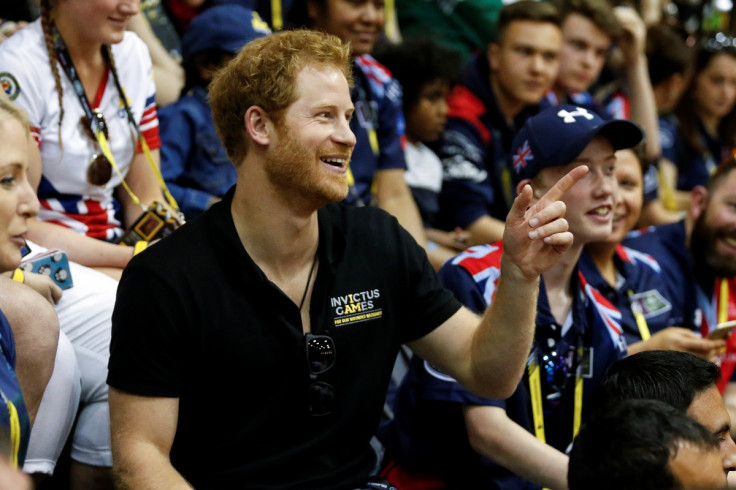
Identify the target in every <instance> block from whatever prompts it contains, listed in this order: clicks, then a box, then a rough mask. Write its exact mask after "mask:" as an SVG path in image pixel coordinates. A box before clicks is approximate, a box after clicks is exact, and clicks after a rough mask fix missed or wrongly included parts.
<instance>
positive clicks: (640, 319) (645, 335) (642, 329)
mask: <svg viewBox="0 0 736 490" xmlns="http://www.w3.org/2000/svg"><path fill="white" fill-rule="evenodd" d="M628 295H629V305H631V313H633V314H634V320H636V326H637V327H638V328H639V335H640V336H641V340H649V338H650V337H651V334H650V332H649V325H647V320H646V318H644V313H642V311H641V305H640V304H639V303H638V302H637V301H636V300H635V299H634V291H632V290H631V289H629V291H628Z"/></svg>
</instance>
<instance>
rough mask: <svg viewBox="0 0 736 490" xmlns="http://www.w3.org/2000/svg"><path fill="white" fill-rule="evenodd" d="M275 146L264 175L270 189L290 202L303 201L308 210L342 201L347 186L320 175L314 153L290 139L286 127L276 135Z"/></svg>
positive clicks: (333, 177)
mask: <svg viewBox="0 0 736 490" xmlns="http://www.w3.org/2000/svg"><path fill="white" fill-rule="evenodd" d="M278 136H279V142H278V145H277V146H276V147H275V148H274V149H273V150H272V151H271V153H270V154H269V155H268V156H267V160H266V167H265V170H266V174H267V176H268V178H269V182H270V184H271V186H273V187H276V188H279V190H280V193H281V194H282V195H283V197H285V198H286V199H288V200H290V201H302V205H303V206H305V207H308V208H311V207H315V208H319V207H322V206H324V205H325V204H327V203H330V202H335V201H342V200H343V199H345V196H346V195H347V192H348V187H347V183H344V185H339V184H338V183H337V176H332V178H330V176H321V175H319V174H320V172H319V170H320V169H319V165H321V163H320V162H319V161H318V157H317V153H316V152H315V153H312V152H310V151H308V150H307V149H306V148H305V147H304V146H302V145H301V144H299V142H298V141H297V140H296V139H295V138H293V137H292V136H291V132H290V131H289V129H288V128H282V129H281V130H280V131H279V132H278Z"/></svg>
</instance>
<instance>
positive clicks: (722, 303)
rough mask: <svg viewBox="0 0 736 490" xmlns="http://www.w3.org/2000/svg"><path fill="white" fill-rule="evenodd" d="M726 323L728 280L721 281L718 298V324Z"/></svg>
mask: <svg viewBox="0 0 736 490" xmlns="http://www.w3.org/2000/svg"><path fill="white" fill-rule="evenodd" d="M727 321H728V280H727V279H721V291H720V294H719V296H718V323H724V322H727Z"/></svg>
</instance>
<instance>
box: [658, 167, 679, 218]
mask: <svg viewBox="0 0 736 490" xmlns="http://www.w3.org/2000/svg"><path fill="white" fill-rule="evenodd" d="M659 189H660V190H661V191H662V204H664V207H665V209H668V210H670V211H677V202H675V195H674V191H673V189H672V188H671V187H670V186H669V185H668V184H667V180H666V179H665V175H664V170H663V169H662V165H661V164H660V165H659Z"/></svg>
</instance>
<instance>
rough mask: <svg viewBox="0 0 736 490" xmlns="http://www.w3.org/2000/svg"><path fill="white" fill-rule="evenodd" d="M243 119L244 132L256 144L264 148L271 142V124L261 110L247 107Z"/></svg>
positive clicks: (265, 113)
mask: <svg viewBox="0 0 736 490" xmlns="http://www.w3.org/2000/svg"><path fill="white" fill-rule="evenodd" d="M244 119H245V121H244V122H245V130H246V131H247V132H248V135H249V136H250V137H251V139H252V140H253V141H254V142H255V143H256V144H258V145H263V146H265V145H268V144H269V143H270V142H271V128H273V123H272V121H271V118H270V117H268V113H267V112H266V111H265V110H263V108H261V107H258V106H257V105H254V106H251V107H249V108H248V110H247V111H245V117H244Z"/></svg>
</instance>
